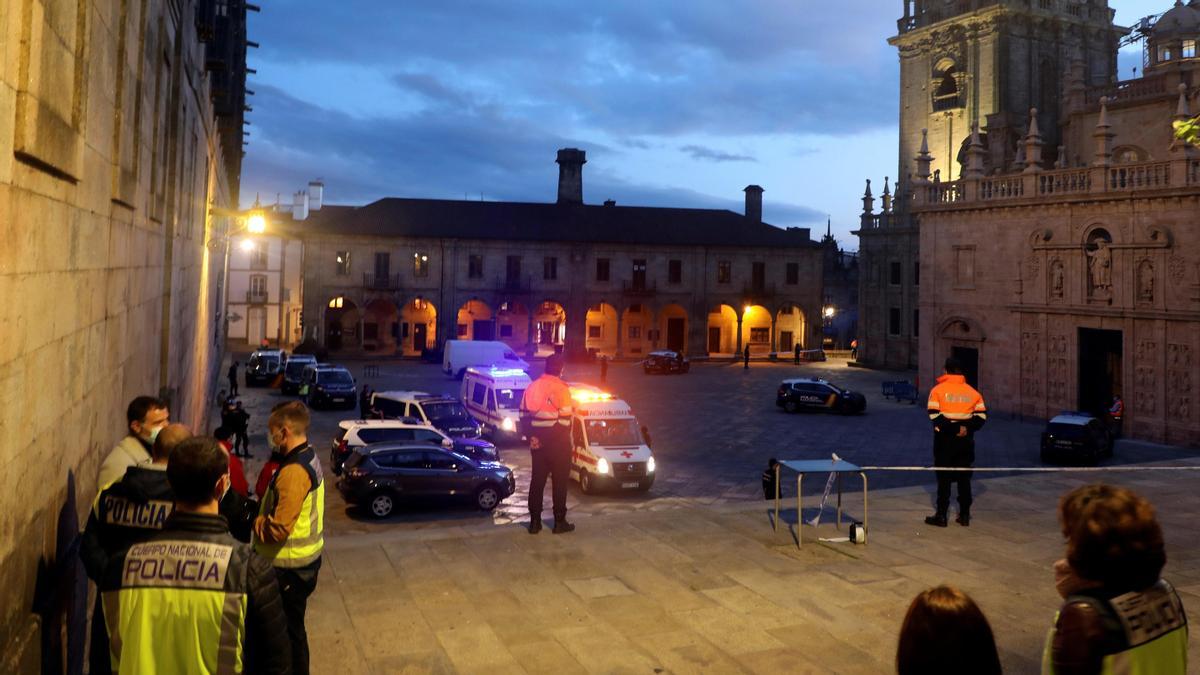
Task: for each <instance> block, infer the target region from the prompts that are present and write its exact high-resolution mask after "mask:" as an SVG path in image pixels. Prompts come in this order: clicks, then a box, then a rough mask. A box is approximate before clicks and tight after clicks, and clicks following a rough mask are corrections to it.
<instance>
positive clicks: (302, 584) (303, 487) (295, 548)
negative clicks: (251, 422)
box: [254, 401, 325, 675]
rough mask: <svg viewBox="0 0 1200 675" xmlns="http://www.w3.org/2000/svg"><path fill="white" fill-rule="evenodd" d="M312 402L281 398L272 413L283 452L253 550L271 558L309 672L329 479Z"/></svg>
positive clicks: (302, 667) (296, 650) (273, 435)
mask: <svg viewBox="0 0 1200 675" xmlns="http://www.w3.org/2000/svg"><path fill="white" fill-rule="evenodd" d="M308 425H309V414H308V408H307V407H305V406H304V404H303V403H301V402H299V401H288V402H287V403H280V404H279V405H277V406H275V407H274V408H273V409H272V410H271V416H270V417H269V418H268V419H267V429H268V430H269V433H270V442H271V446H272V447H273V448H277V449H278V451H279V453H280V454H281V455H282V459H281V461H280V466H279V470H278V471H276V472H275V476H274V478H272V479H271V482H270V483H269V484H268V485H267V490H266V492H265V493H264V494H263V497H262V503H261V505H260V507H259V511H258V514H259V515H258V518H257V519H255V521H254V550H255V551H256V552H258V554H259V555H261V556H263V557H264V558H266V559H267V560H270V561H271V565H272V566H274V568H275V576H276V577H277V578H278V579H279V593H280V595H281V596H282V597H283V610H284V612H285V613H286V614H287V625H288V636H289V637H290V638H291V640H292V672H294V673H296V674H297V675H307V674H308V633H307V631H306V630H305V628H304V612H305V610H306V609H307V607H308V596H309V595H312V592H313V591H314V590H315V589H316V588H317V572H319V571H320V569H321V551H322V550H323V549H324V548H325V539H324V527H325V481H324V478H323V476H322V474H321V462H320V460H318V459H317V454H316V452H314V451H313V449H312V447H311V446H310V445H309V444H308Z"/></svg>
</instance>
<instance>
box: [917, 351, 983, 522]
mask: <svg viewBox="0 0 1200 675" xmlns="http://www.w3.org/2000/svg"><path fill="white" fill-rule="evenodd" d="M945 371H946V372H945V374H944V375H942V376H941V377H939V378H938V380H937V381H938V383H937V386H935V387H934V388H933V390H932V391H930V392H929V404H928V405H927V406H926V407H927V408H928V412H929V420H930V421H931V422H932V423H933V463H934V465H935V466H944V467H970V466H971V465H972V464H974V463H975V432H976V431H979V428H980V427H982V426H983V424H984V422H986V421H987V406H985V405H984V403H983V396H981V395H980V394H979V392H978V391H975V389H974V388H973V387H972V386H971V385H969V384H967V380H966V378H965V377H963V374H962V365H961V364H960V363H959V362H958V360H957V359H955V358H949V359H946V365H945ZM951 483H958V518H956V519H955V521H956V522H957V523H958V524H959V525H962V526H963V527H967V526H968V525H970V524H971V472H970V471H938V472H937V513H935V514H934V515H932V516H928V517H927V518H925V523H926V524H928V525H934V526H937V527H946V525H947V522H946V513H947V511H948V510H949V509H950V484H951Z"/></svg>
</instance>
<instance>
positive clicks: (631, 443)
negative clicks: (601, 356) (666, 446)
mask: <svg viewBox="0 0 1200 675" xmlns="http://www.w3.org/2000/svg"><path fill="white" fill-rule="evenodd" d="M570 386H571V398H572V399H573V401H574V408H575V414H574V416H573V417H572V419H571V477H572V478H574V479H575V480H578V481H579V488H580V490H582V491H583V493H584V494H595V493H596V492H599V491H600V490H603V489H609V488H611V489H619V490H638V491H640V492H645V491H647V490H649V489H650V486H651V485H654V471H655V466H654V455H653V454H651V452H650V446H648V445H646V441H645V438H644V437H643V436H642V427H641V425H639V424H638V421H637V418H636V417H634V416H633V411H632V410H630V409H629V404H628V403H626V402H625V401H622V400H621V399H619V398H617V397H615V396H613V395H612V394H610V393H608V392H605V391H603V390H601V389H597V388H596V387H593V386H590V385H586V384H571V385H570Z"/></svg>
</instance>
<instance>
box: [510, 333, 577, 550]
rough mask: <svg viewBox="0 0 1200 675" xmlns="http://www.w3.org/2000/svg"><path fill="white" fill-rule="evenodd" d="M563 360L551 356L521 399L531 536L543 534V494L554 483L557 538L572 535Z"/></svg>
mask: <svg viewBox="0 0 1200 675" xmlns="http://www.w3.org/2000/svg"><path fill="white" fill-rule="evenodd" d="M562 371H563V357H562V356H561V355H560V354H554V355H551V356H550V357H549V358H547V359H546V370H545V372H543V373H542V376H541V377H539V378H538V379H536V380H534V381H533V383H532V384H530V385H529V387H528V388H527V389H526V390H525V394H524V396H522V398H521V427H522V431H523V432H524V434H525V435H526V436H528V437H529V454H530V457H531V458H532V460H533V475H532V477H531V478H530V481H529V518H530V520H529V534H537V533H538V532H541V531H542V492H544V491H545V489H546V478H547V477H549V478H550V479H551V480H552V481H553V489H552V494H553V496H554V530H553V532H554V534H563V533H566V532H571V531H572V530H574V529H575V526H574V525H573V524H571V523H568V522H567V481H568V480H570V478H571V434H570V428H571V415H572V414H573V411H574V408H573V404H572V401H571V388H570V387H569V386H567V383H566V382H563V381H562V379H561V377H560V376H561V375H562Z"/></svg>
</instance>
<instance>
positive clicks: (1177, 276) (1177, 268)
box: [1167, 255, 1187, 284]
mask: <svg viewBox="0 0 1200 675" xmlns="http://www.w3.org/2000/svg"><path fill="white" fill-rule="evenodd" d="M1167 274H1168V275H1170V277H1171V283H1173V284H1182V283H1183V278H1184V277H1185V276H1186V275H1187V261H1186V260H1184V259H1183V256H1179V255H1173V256H1171V257H1170V258H1167Z"/></svg>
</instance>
